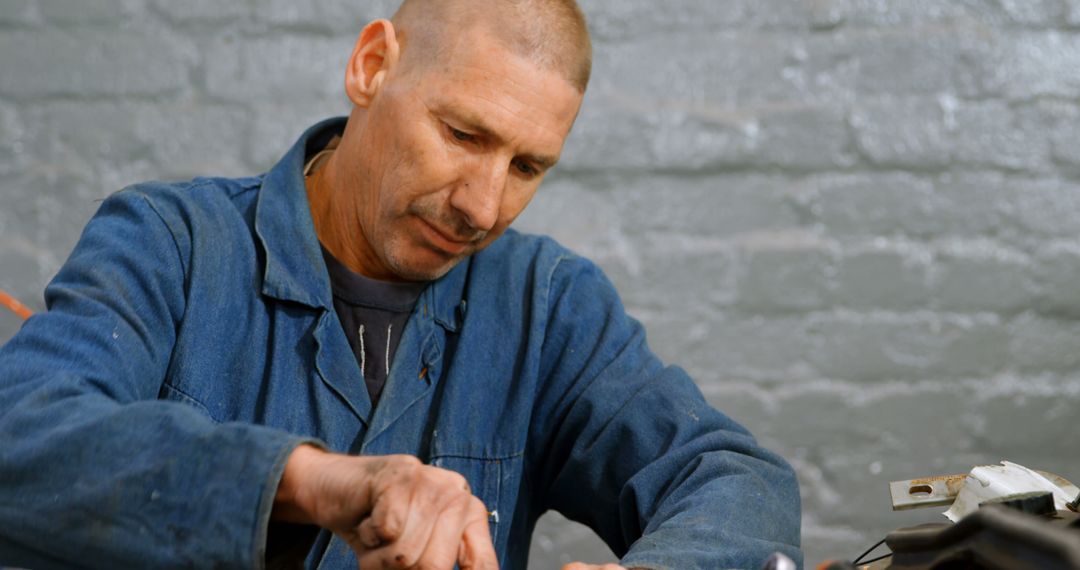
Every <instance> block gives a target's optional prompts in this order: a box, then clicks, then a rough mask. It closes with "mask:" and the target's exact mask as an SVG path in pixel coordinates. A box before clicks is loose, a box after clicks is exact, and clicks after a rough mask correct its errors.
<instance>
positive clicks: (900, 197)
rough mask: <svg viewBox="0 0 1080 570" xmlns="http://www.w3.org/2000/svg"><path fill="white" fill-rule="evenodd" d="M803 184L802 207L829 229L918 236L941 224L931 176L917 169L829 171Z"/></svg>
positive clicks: (833, 230) (929, 233)
mask: <svg viewBox="0 0 1080 570" xmlns="http://www.w3.org/2000/svg"><path fill="white" fill-rule="evenodd" d="M803 186H804V188H803V189H802V190H801V191H800V192H799V196H800V199H801V200H803V201H804V203H805V204H806V210H807V211H808V212H810V213H811V214H812V215H813V216H814V217H815V218H816V219H818V220H820V222H821V223H822V225H823V226H824V228H825V229H826V230H827V231H828V232H830V233H835V234H839V235H851V234H863V235H867V234H868V235H891V234H906V235H913V236H924V235H931V234H933V233H935V232H937V231H940V229H941V228H940V225H939V224H938V223H936V222H935V220H934V219H933V218H934V217H935V216H936V215H940V214H938V213H937V212H939V204H938V202H939V199H938V195H937V194H936V193H935V191H934V185H933V182H932V181H931V180H928V179H926V178H923V177H920V176H917V175H913V174H908V173H888V174H876V175H869V174H842V175H832V174H830V175H826V176H820V177H815V178H812V179H808V180H806V181H805V182H804V183H803Z"/></svg>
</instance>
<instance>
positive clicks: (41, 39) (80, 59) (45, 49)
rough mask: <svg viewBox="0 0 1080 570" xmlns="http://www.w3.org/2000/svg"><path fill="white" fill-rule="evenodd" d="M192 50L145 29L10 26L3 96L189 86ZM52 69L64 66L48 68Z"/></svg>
mask: <svg viewBox="0 0 1080 570" xmlns="http://www.w3.org/2000/svg"><path fill="white" fill-rule="evenodd" d="M192 56H193V51H192V49H191V47H190V45H189V44H186V43H185V42H183V41H170V40H169V39H168V38H167V37H162V36H161V35H158V34H147V33H143V32H128V31H111V32H109V33H108V34H93V33H88V32H85V31H78V32H67V31H65V32H59V31H55V30H50V31H46V32H28V31H12V32H7V33H4V34H2V35H0V64H2V65H3V67H4V68H5V69H6V73H5V77H7V78H10V79H7V80H4V81H3V82H0V96H3V95H6V96H9V97H15V98H19V99H33V100H37V99H40V98H42V97H50V96H72V97H86V96H105V95H168V94H171V93H175V92H178V91H181V90H183V89H185V88H186V87H187V85H188V70H189V68H190V65H191V62H192V59H193V57H192ZM53 69H62V70H64V72H63V73H48V72H43V70H53ZM14 78H18V80H15V79H14Z"/></svg>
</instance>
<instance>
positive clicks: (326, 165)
mask: <svg viewBox="0 0 1080 570" xmlns="http://www.w3.org/2000/svg"><path fill="white" fill-rule="evenodd" d="M331 150H332V149H331ZM336 157H337V155H336V154H330V155H329V156H327V155H322V156H316V157H315V158H314V159H313V160H312V161H311V162H310V163H309V164H308V168H306V169H305V171H306V173H307V175H306V177H305V179H304V186H305V188H306V190H307V198H308V206H309V208H310V209H311V220H312V222H313V223H314V225H315V235H316V236H317V237H318V238H319V243H321V244H322V246H323V247H324V248H326V250H327V251H329V252H330V254H331V255H333V256H334V258H335V259H337V260H338V261H340V262H341V263H342V264H343V265H344V266H345V267H347V268H349V270H350V271H353V272H354V273H359V274H360V275H363V276H365V277H370V278H372V279H379V280H383V281H396V279H395V278H394V276H393V275H380V274H373V273H374V272H373V271H372V270H371V269H370V267H373V266H374V265H373V264H371V263H369V262H367V260H366V258H365V256H363V255H362V254H361V251H360V249H361V248H357V247H356V245H357V244H360V243H364V237H363V235H362V234H361V233H360V229H359V226H358V224H350V223H349V222H350V220H352V221H355V218H354V217H352V216H355V212H354V211H353V209H352V208H350V207H343V202H342V201H341V200H337V199H335V195H336V192H335V190H334V189H335V185H334V176H333V172H334V159H335V158H336ZM354 225H355V226H356V227H353V226H354Z"/></svg>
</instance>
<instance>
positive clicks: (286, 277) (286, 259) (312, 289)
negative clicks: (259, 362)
mask: <svg viewBox="0 0 1080 570" xmlns="http://www.w3.org/2000/svg"><path fill="white" fill-rule="evenodd" d="M346 120H347V119H346V117H337V118H334V119H327V120H325V121H322V122H320V123H318V124H316V125H315V126H313V127H311V128H309V129H308V130H307V131H305V132H304V134H303V135H301V137H300V139H299V140H297V141H296V143H295V144H293V146H292V148H291V149H289V151H288V152H287V153H286V154H285V156H284V157H282V159H281V160H280V161H278V163H277V164H276V165H274V167H273V168H272V169H270V172H268V173H266V175H265V176H264V177H263V182H262V188H261V190H260V191H259V197H258V204H257V205H256V207H255V234H256V235H257V236H258V239H259V241H260V242H261V243H262V247H263V251H264V252H265V254H266V267H265V270H264V273H263V285H262V292H263V294H264V295H268V296H270V297H274V298H276V299H283V300H287V301H294V302H297V303H301V304H304V305H307V306H309V307H312V308H322V309H326V310H330V309H332V308H333V301H332V295H331V292H330V275H329V273H328V272H327V271H326V263H325V261H323V257H322V250H321V249H320V248H319V238H318V237H317V236H316V235H315V224H314V222H313V221H312V219H311V209H310V207H309V206H308V201H307V190H306V189H305V186H304V174H303V171H304V163H305V162H306V160H307V157H308V156H311V155H312V154H314V153H315V152H318V151H319V150H321V149H322V148H323V147H324V146H326V144H327V143H328V142H329V141H330V140H331V139H332V138H333V137H334V136H335V135H340V134H341V133H342V132H343V131H344V130H345V122H346ZM470 264H471V262H470V260H469V259H466V260H464V261H462V262H461V263H459V264H457V266H455V267H454V268H453V269H451V270H450V271H449V272H448V273H447V274H446V275H444V276H443V277H441V278H439V279H438V280H436V281H435V282H433V283H432V284H431V285H430V286H429V287H428V288H427V289H426V290H425V293H424V294H423V295H422V297H425V296H426V298H427V300H428V302H429V303H430V308H431V317H432V318H434V319H435V321H436V322H438V323H439V324H440V325H442V326H443V327H444V328H446V329H447V330H449V331H452V332H454V331H457V329H458V327H459V326H460V324H461V319H462V318H463V317H464V312H465V303H464V298H463V295H464V293H465V284H466V278H467V276H468V273H469V271H468V268H469V266H470Z"/></svg>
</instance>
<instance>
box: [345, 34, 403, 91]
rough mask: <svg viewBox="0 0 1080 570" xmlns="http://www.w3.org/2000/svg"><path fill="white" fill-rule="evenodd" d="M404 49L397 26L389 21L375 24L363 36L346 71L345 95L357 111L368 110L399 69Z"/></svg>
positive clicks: (354, 49) (358, 41)
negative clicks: (391, 75)
mask: <svg viewBox="0 0 1080 570" xmlns="http://www.w3.org/2000/svg"><path fill="white" fill-rule="evenodd" d="M400 53H401V47H400V45H398V41H397V34H396V33H395V32H394V25H393V24H391V23H390V21H389V20H375V21H374V22H371V23H370V24H368V25H367V26H364V29H363V30H362V31H361V32H360V37H359V38H357V40H356V47H354V48H353V53H352V57H350V58H349V65H348V67H347V68H346V69H345V94H346V95H348V97H349V100H350V101H352V102H353V104H355V105H356V106H357V107H367V106H368V105H370V104H371V100H372V99H373V98H374V97H375V94H376V93H378V92H379V88H380V87H382V84H383V81H385V80H386V75H387V73H389V72H390V68H392V67H393V66H395V65H397V61H398V56H399V55H400Z"/></svg>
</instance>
